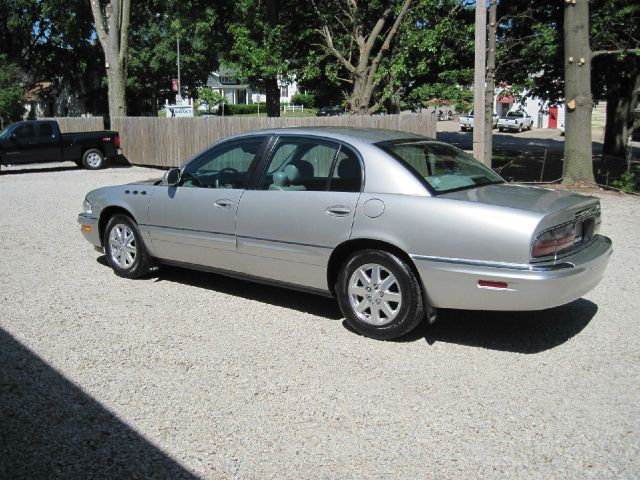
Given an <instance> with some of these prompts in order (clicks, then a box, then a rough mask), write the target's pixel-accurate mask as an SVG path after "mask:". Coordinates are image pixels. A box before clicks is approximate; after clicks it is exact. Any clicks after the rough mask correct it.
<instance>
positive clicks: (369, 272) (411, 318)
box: [336, 250, 425, 340]
mask: <svg viewBox="0 0 640 480" xmlns="http://www.w3.org/2000/svg"><path fill="white" fill-rule="evenodd" d="M336 296H337V297H338V304H339V305H340V310H342V313H343V315H344V316H345V319H346V321H347V323H348V324H349V326H350V327H351V328H353V329H354V330H355V331H356V332H358V333H360V334H361V335H365V336H367V337H371V338H376V339H378V340H389V339H392V338H398V337H401V336H402V335H404V334H406V333H409V332H410V331H411V330H413V329H414V328H415V327H416V326H417V325H418V324H419V323H420V322H421V321H422V319H423V318H424V316H425V306H424V302H423V297H422V288H421V287H420V283H419V281H418V279H417V278H416V276H415V275H414V273H413V271H412V270H411V268H410V267H409V265H407V264H406V262H404V261H403V260H402V259H401V258H399V257H397V256H395V255H393V254H391V253H389V252H385V251H383V250H361V251H359V252H356V253H354V254H353V255H352V256H351V257H350V258H349V259H347V261H346V262H345V263H344V264H343V265H342V268H341V270H340V273H339V275H338V280H337V282H336Z"/></svg>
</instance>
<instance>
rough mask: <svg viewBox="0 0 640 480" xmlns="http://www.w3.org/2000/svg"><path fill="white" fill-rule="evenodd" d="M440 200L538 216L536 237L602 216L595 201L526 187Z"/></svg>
mask: <svg viewBox="0 0 640 480" xmlns="http://www.w3.org/2000/svg"><path fill="white" fill-rule="evenodd" d="M441 197H442V198H448V199H451V200H460V201H466V202H474V203H484V204H487V205H495V206H499V207H505V208H514V209H517V210H523V211H527V212H534V213H538V214H540V222H539V224H538V227H537V228H536V233H537V232H541V231H543V230H546V229H548V228H551V227H555V226H557V225H562V224H564V223H569V222H573V221H576V220H577V219H582V218H587V217H592V216H598V217H599V215H600V213H599V212H600V201H599V200H598V199H597V198H595V197H589V196H586V195H580V194H577V193H572V192H566V191H562V190H551V189H549V188H540V187H531V186H526V185H517V184H507V183H501V184H496V185H486V186H484V187H478V188H472V189H468V190H460V191H457V192H451V193H446V194H444V195H441Z"/></svg>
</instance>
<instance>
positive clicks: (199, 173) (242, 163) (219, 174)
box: [179, 137, 265, 188]
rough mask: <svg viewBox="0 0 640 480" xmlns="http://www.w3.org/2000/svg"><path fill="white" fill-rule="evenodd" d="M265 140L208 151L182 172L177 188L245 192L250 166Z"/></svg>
mask: <svg viewBox="0 0 640 480" xmlns="http://www.w3.org/2000/svg"><path fill="white" fill-rule="evenodd" d="M264 142H265V137H260V138H252V139H248V140H243V141H239V142H233V143H231V144H227V145H221V146H219V147H214V148H211V149H209V150H207V151H205V152H204V153H202V154H201V155H200V156H198V157H197V158H195V159H193V160H192V161H191V162H190V163H189V164H188V165H187V166H186V167H185V168H184V170H183V171H182V175H181V179H180V183H179V186H181V187H195V188H246V185H247V181H248V179H249V173H250V170H251V165H252V164H253V162H254V161H255V160H256V157H257V156H258V153H259V152H260V150H261V149H262V146H263V144H264Z"/></svg>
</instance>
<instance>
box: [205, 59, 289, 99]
mask: <svg viewBox="0 0 640 480" xmlns="http://www.w3.org/2000/svg"><path fill="white" fill-rule="evenodd" d="M278 83H279V85H280V102H281V103H291V97H293V95H294V94H295V93H296V92H297V91H298V85H297V83H296V82H295V81H293V82H291V83H286V82H282V81H279V82H278ZM207 86H208V87H211V88H212V89H214V90H217V91H218V92H220V93H221V94H222V95H224V96H225V98H226V99H227V102H228V103H230V104H233V105H238V104H252V103H258V102H265V101H266V100H267V96H266V95H265V94H264V93H262V92H258V91H256V90H253V89H252V88H251V87H250V86H249V85H247V84H246V83H243V82H242V81H241V80H240V79H238V78H237V77H236V76H235V73H234V72H233V70H231V69H224V68H221V69H220V70H218V71H215V72H212V73H211V75H209V79H208V80H207Z"/></svg>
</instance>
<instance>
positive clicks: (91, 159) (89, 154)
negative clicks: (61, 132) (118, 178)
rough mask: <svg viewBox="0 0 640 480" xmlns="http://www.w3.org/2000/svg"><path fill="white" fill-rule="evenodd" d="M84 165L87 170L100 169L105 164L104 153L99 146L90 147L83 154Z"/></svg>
mask: <svg viewBox="0 0 640 480" xmlns="http://www.w3.org/2000/svg"><path fill="white" fill-rule="evenodd" d="M82 165H83V166H84V168H86V169H87V170H99V169H101V168H102V167H103V166H104V153H102V152H101V151H100V150H98V149H97V148H90V149H89V150H87V151H86V152H84V154H83V155H82Z"/></svg>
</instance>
